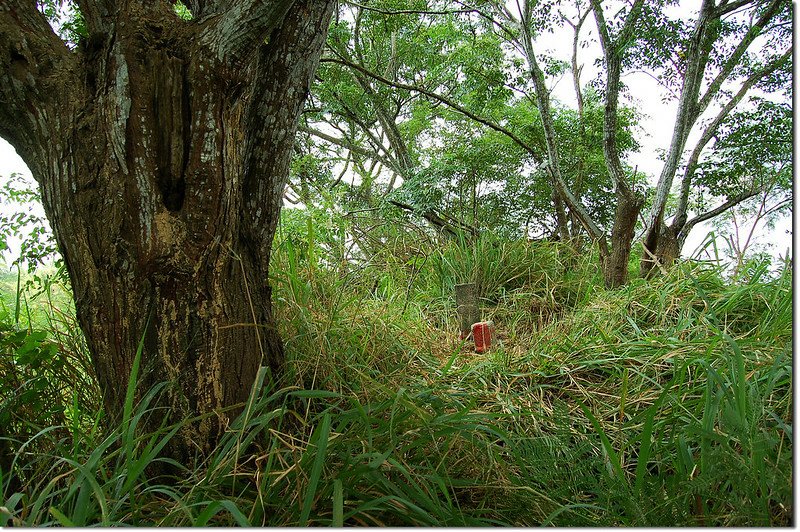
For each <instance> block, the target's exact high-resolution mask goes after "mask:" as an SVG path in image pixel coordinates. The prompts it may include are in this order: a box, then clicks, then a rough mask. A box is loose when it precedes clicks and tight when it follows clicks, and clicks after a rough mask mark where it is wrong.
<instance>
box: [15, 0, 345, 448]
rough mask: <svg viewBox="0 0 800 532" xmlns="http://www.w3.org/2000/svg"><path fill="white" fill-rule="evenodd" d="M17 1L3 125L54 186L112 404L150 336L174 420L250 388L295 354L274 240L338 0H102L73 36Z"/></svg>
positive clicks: (237, 399) (52, 210) (38, 174)
mask: <svg viewBox="0 0 800 532" xmlns="http://www.w3.org/2000/svg"><path fill="white" fill-rule="evenodd" d="M14 1H18V3H19V4H20V6H19V9H18V10H17V11H13V10H12V12H11V13H10V14H9V13H0V54H4V55H0V67H3V68H4V69H8V70H9V72H10V76H9V77H8V78H6V79H5V81H6V83H11V84H12V86H10V87H9V86H6V88H5V89H0V102H1V103H0V105H2V110H0V133H2V135H3V136H4V137H6V138H8V139H9V140H10V141H11V142H12V144H13V145H14V146H15V147H16V149H17V151H18V152H19V153H20V155H22V157H23V159H25V161H26V162H27V163H28V166H29V167H30V169H31V171H32V172H33V175H34V177H35V178H36V179H37V181H38V182H39V183H40V185H41V191H42V199H43V203H44V207H45V211H46V213H47V216H48V218H49V220H50V222H51V224H52V227H53V230H54V233H55V236H56V239H57V241H58V245H59V248H60V250H61V253H62V255H63V257H64V260H65V263H66V267H67V271H68V272H69V275H70V280H71V282H72V288H73V291H74V294H75V303H76V310H77V315H78V320H79V322H80V325H81V328H82V329H83V332H84V334H85V336H86V340H87V342H88V345H89V348H90V351H91V354H92V360H93V363H94V365H95V367H96V371H97V375H98V378H99V380H100V385H101V388H102V390H103V394H104V401H105V406H106V409H107V412H108V413H109V414H110V415H111V416H112V417H113V416H115V415H116V414H118V413H119V412H120V411H121V406H122V404H123V401H124V395H125V389H126V383H127V380H128V377H129V375H130V373H131V366H132V362H133V359H134V356H135V354H136V351H137V346H138V345H139V343H140V341H142V342H143V351H142V366H143V369H144V370H145V371H146V373H145V376H144V377H143V381H142V382H141V383H140V390H141V391H145V390H146V389H147V388H148V386H149V385H151V384H153V383H155V382H158V381H169V382H170V383H171V386H170V387H169V388H168V392H167V393H166V398H167V400H166V404H165V406H171V407H172V408H173V412H174V415H175V419H178V418H179V417H180V416H183V415H196V414H203V413H210V412H213V411H217V412H218V411H220V410H221V409H226V408H227V407H230V406H232V405H236V404H237V403H241V402H242V401H244V400H246V398H247V396H248V394H249V393H250V390H251V387H252V384H253V382H254V379H255V376H256V373H257V371H258V369H259V366H262V365H263V366H267V367H269V368H270V369H271V371H272V374H273V377H277V376H278V375H279V374H280V372H281V369H282V367H283V351H282V347H281V341H280V338H279V337H278V334H277V332H276V330H275V321H274V319H273V316H272V310H271V301H270V287H269V284H268V280H267V277H268V272H269V257H270V247H271V244H272V239H273V236H274V233H275V228H276V224H277V221H278V215H279V212H280V207H281V202H282V194H283V189H284V186H285V181H286V177H287V174H288V165H289V162H290V156H291V148H292V145H293V140H294V133H295V129H296V124H297V119H298V116H299V113H300V110H301V107H302V104H303V101H304V99H305V95H306V93H307V90H308V87H309V83H310V81H311V77H312V75H313V72H314V70H315V68H316V66H317V64H318V61H319V55H320V53H321V49H322V46H323V44H324V41H325V34H326V30H327V25H328V20H329V17H330V14H331V10H332V2H330V1H324V0H305V1H298V2H272V3H265V2H247V1H243V2H241V6H239V7H241V9H242V10H243V11H244V10H246V9H248V7H244V6H245V5H247V6H249V9H251V11H250V12H246V13H245V12H237V9H239V7H233V8H222V7H220V6H218V5H217V4H211V3H210V2H209V3H205V2H194V3H192V4H191V5H192V6H194V7H195V10H196V15H195V17H196V18H195V20H194V21H191V22H185V21H181V20H179V19H178V18H177V17H176V16H175V15H174V13H173V12H172V11H171V6H170V5H169V4H167V3H166V2H164V3H163V4H155V5H154V4H152V3H146V4H147V5H144V4H142V5H140V4H138V3H137V2H128V3H124V4H125V6H124V7H116V8H114V9H112V10H111V11H104V10H103V9H105V8H107V4H105V3H103V2H98V4H97V6H95V7H96V8H97V9H98V11H96V12H89V13H85V15H86V17H87V23H88V24H89V31H90V37H89V38H88V39H87V40H86V42H83V43H81V44H80V45H79V47H78V49H77V50H76V51H69V50H66V48H64V47H63V44H62V43H60V42H57V41H56V38H55V36H53V35H52V32H50V34H48V33H47V32H48V31H49V28H46V27H45V26H46V22H44V21H43V18H42V17H41V15H39V13H38V12H36V11H35V9H34V8H32V4H31V6H27V4H26V5H24V6H23V5H22V4H23V2H22V1H21V0H14ZM86 4H87V5H91V4H92V3H91V2H86ZM261 4H269V9H268V10H266V11H265V12H264V13H259V12H258V9H261V10H264V9H265V8H264V7H263V6H262V5H261ZM81 6H82V8H83V7H84V4H81ZM101 8H102V9H101ZM215 8H219V10H220V11H219V13H216V12H215ZM108 9H111V8H108ZM281 10H282V11H281ZM0 11H2V10H1V9H0ZM98 13H100V14H98ZM200 15H204V16H202V17H201V16H200ZM103 17H105V18H103ZM259 17H260V18H259ZM256 19H258V20H256ZM92 21H94V22H93V23H92ZM92 24H93V25H92ZM253 24H255V25H259V24H260V26H258V28H257V29H256V30H253V33H252V35H250V37H249V40H245V41H242V42H240V41H241V40H242V39H243V36H246V34H247V32H248V30H250V29H251V26H249V25H253ZM265 32H266V33H265ZM265 41H266V44H265ZM248 47H249V48H248ZM48 68H50V69H51V70H50V71H49V72H48V71H47V69H48ZM48 76H49V77H48ZM48 83H49V84H50V85H49V86H48V85H47V84H48ZM26 106H27V107H26ZM9 118H13V119H14V120H15V121H17V122H22V124H21V126H23V127H22V129H23V130H24V131H17V130H15V129H14V128H13V127H12V125H13V124H11V123H10V122H9ZM26 126H27V127H26ZM236 413H237V410H236V409H233V410H231V411H229V412H227V413H225V414H219V415H216V416H214V415H212V416H210V417H207V418H206V419H205V420H203V421H202V422H201V423H199V424H196V425H194V426H192V427H191V428H190V429H187V430H186V431H185V432H184V433H183V434H182V439H181V440H180V441H179V442H178V444H177V445H176V446H175V449H176V450H175V451H174V452H175V453H177V454H178V455H180V456H182V455H186V454H188V453H191V452H193V450H194V449H196V448H198V447H199V448H200V449H201V450H202V449H203V448H207V447H209V446H210V445H213V443H214V442H215V440H216V439H217V437H218V436H219V435H220V434H221V432H222V431H223V430H224V429H225V427H226V425H227V423H229V421H230V419H231V418H232V417H233V416H234V415H236Z"/></svg>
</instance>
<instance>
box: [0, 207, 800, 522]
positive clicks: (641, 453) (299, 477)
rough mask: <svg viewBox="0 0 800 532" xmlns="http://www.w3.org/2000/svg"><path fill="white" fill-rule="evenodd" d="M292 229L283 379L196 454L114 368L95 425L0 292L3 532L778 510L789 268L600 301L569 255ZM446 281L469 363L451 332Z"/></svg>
mask: <svg viewBox="0 0 800 532" xmlns="http://www.w3.org/2000/svg"><path fill="white" fill-rule="evenodd" d="M292 216H295V217H298V218H299V217H300V215H298V214H293V215H292ZM286 218H287V219H286V220H285V221H284V225H285V226H286V227H284V230H283V231H281V232H279V236H278V238H277V239H276V243H275V249H274V256H273V259H272V276H273V279H272V283H273V285H274V287H275V292H274V293H275V307H276V313H277V317H278V321H279V324H280V327H281V335H282V337H283V339H284V342H285V345H286V351H287V355H288V364H287V373H286V375H285V377H284V378H283V380H282V381H281V382H280V383H271V382H266V381H265V380H264V379H265V378H264V374H263V373H262V374H260V377H259V381H258V382H257V383H256V386H254V388H253V393H252V394H251V397H250V402H249V404H248V405H247V407H246V408H245V409H244V412H243V414H241V415H240V416H239V417H238V418H237V420H236V421H235V422H234V423H233V425H232V426H231V427H230V428H229V430H228V431H227V432H226V433H225V435H224V437H223V438H222V440H221V441H220V443H219V445H218V446H217V447H216V449H215V450H214V451H213V452H212V453H211V454H210V455H208V456H204V457H198V459H197V460H195V461H193V462H192V463H182V464H179V463H176V462H173V461H171V460H169V459H167V458H162V457H160V451H161V450H162V449H163V448H164V447H165V446H167V445H168V443H169V440H170V439H171V438H172V437H174V436H175V434H176V433H177V431H178V430H179V427H178V426H167V425H164V426H162V427H161V428H160V429H159V430H157V431H154V432H153V431H150V432H148V431H147V430H145V428H144V427H145V426H151V427H152V424H151V423H145V420H146V419H147V418H148V416H160V417H163V418H166V416H162V414H161V413H160V412H159V411H158V409H157V408H156V407H155V406H154V405H156V404H158V401H157V396H158V394H159V393H160V392H161V389H162V388H161V387H156V388H154V389H152V390H150V391H149V392H147V393H144V394H143V398H142V400H141V401H139V402H138V403H135V404H134V402H133V397H134V394H133V392H132V391H131V390H133V388H134V387H135V384H136V377H137V375H136V374H134V375H132V376H131V378H132V380H131V386H130V387H129V395H128V403H127V404H126V409H125V412H124V413H123V415H122V419H121V420H119V421H117V422H114V423H112V422H110V421H109V419H110V416H106V415H105V414H104V413H103V411H102V407H101V406H100V405H101V401H100V398H99V392H98V389H97V386H96V384H95V381H94V378H93V375H92V370H91V363H90V362H89V357H88V355H87V353H86V348H85V346H84V344H83V342H82V340H81V339H80V336H79V334H78V333H76V331H77V330H78V328H77V326H76V323H75V320H74V311H72V310H71V309H70V308H62V306H61V305H60V304H59V303H57V302H54V300H53V298H52V297H48V296H47V293H43V294H40V295H39V297H37V298H35V299H30V298H28V300H27V302H26V300H25V298H19V297H17V298H14V297H11V298H8V297H7V298H6V299H5V300H6V301H11V303H10V304H9V303H6V304H5V306H4V310H2V311H0V323H1V324H2V325H1V326H0V366H1V367H0V375H2V377H0V386H2V392H3V393H2V398H3V399H2V401H3V402H2V407H0V421H2V423H0V474H2V477H1V479H0V488H1V489H0V495H1V496H0V526H8V525H20V526H42V525H65V526H82V525H106V526H109V525H123V524H124V525H138V526H149V525H159V526H202V525H242V526H287V525H289V526H304V525H322V526H342V525H394V526H410V525H425V526H486V525H515V526H536V525H542V524H544V525H556V526H567V525H582V526H620V525H632V526H677V525H680V526H696V525H701V526H702V525H709V526H710V525H717V526H718V525H726V526H753V525H756V526H769V525H788V524H790V523H791V522H792V516H793V506H792V478H793V473H792V453H793V447H792V406H793V405H792V377H791V369H792V344H791V335H792V306H791V305H792V304H791V299H792V277H791V271H790V270H788V269H784V270H782V271H781V272H779V273H778V274H772V273H770V272H769V270H768V268H767V266H766V265H764V264H753V265H751V266H752V267H750V268H749V269H748V270H747V272H746V275H744V274H743V275H740V276H739V277H737V278H735V279H732V278H731V277H730V276H728V275H726V274H724V273H723V272H722V271H721V270H720V268H719V267H718V266H716V265H714V264H704V263H698V262H692V261H686V262H683V263H681V264H679V265H678V266H677V267H675V268H674V269H672V270H671V271H669V272H668V273H667V274H666V275H661V276H659V277H657V278H655V279H652V280H647V281H645V280H641V279H633V280H632V281H631V282H630V283H629V284H628V285H627V286H625V287H624V288H621V289H618V290H614V291H607V290H605V289H603V288H602V279H600V277H599V276H598V273H597V271H596V267H595V259H594V258H593V257H591V256H587V255H588V254H587V253H581V252H576V251H575V249H574V248H572V247H570V246H567V245H563V244H558V243H551V242H504V241H498V240H493V239H491V238H483V239H481V240H479V241H478V242H477V243H475V244H471V245H466V244H465V243H464V242H449V243H445V244H444V245H442V244H438V243H435V242H429V241H427V240H426V239H424V238H420V236H419V235H418V234H416V233H414V232H410V231H409V232H406V233H404V232H402V231H397V232H395V233H394V234H393V238H391V239H388V238H383V239H382V240H381V241H380V242H379V244H380V245H374V246H372V247H368V246H366V245H365V246H362V249H364V250H366V249H370V250H371V251H370V252H364V253H363V254H362V255H361V256H352V255H349V254H348V249H350V247H351V246H350V247H348V246H349V243H348V242H345V241H343V240H337V239H335V238H331V237H330V236H329V235H319V234H315V233H314V228H313V226H312V224H307V225H305V224H303V223H300V222H297V220H293V219H292V218H291V217H289V216H287V217H286ZM334 233H335V232H334ZM287 235H291V236H287ZM320 240H324V242H323V243H320ZM461 282H475V283H476V284H477V285H478V286H479V292H480V296H481V304H482V309H483V315H484V318H487V319H492V320H493V321H494V322H495V326H496V335H495V337H494V340H493V342H494V345H493V348H492V349H491V350H490V351H489V352H487V353H485V354H481V355H478V354H475V353H474V352H472V350H471V349H470V346H469V344H468V343H466V342H464V341H461V340H459V339H458V331H457V320H456V319H455V303H454V301H453V297H452V293H453V286H454V285H455V284H457V283H461ZM5 295H6V296H7V295H8V294H5ZM12 295H13V294H12ZM26 307H27V308H26ZM29 310H32V311H33V312H32V314H31V315H37V316H40V318H39V319H35V320H30V321H28V322H26V321H24V320H21V319H20V315H24V314H25V313H26V312H28V311H29ZM160 417H159V418H160ZM159 418H156V419H159ZM189 421H190V420H187V422H189Z"/></svg>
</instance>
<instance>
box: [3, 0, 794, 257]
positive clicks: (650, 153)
mask: <svg viewBox="0 0 800 532" xmlns="http://www.w3.org/2000/svg"><path fill="white" fill-rule="evenodd" d="M696 4H697V3H696V2H694V1H692V2H684V3H682V4H681V5H680V6H677V7H675V8H674V9H675V14H677V15H679V16H688V15H691V11H692V9H693V8H694V9H696ZM595 34H596V25H595V22H594V20H593V19H592V17H591V16H590V17H589V18H588V19H587V20H586V22H585V23H584V25H583V28H582V30H581V36H582V37H583V38H586V37H591V36H593V35H595ZM540 42H543V43H545V44H543V45H541V44H540V45H538V46H537V52H548V53H552V54H554V55H556V56H557V57H558V58H559V59H563V60H567V61H568V60H569V59H570V55H571V51H572V50H571V47H572V34H571V28H569V27H568V26H566V25H565V29H564V30H563V33H561V32H558V33H556V34H554V35H552V37H550V38H545V39H541V41H540ZM581 53H582V54H584V55H583V56H582V57H580V58H579V64H582V65H583V72H582V75H581V82H582V83H583V84H585V83H588V82H589V81H590V80H592V79H593V78H594V77H595V76H596V75H597V67H595V66H594V58H595V57H596V56H597V54H599V53H600V51H599V49H597V47H596V46H593V47H592V48H591V49H584V50H582V51H581ZM591 53H594V54H595V55H594V56H593V55H591ZM570 76H571V74H570V73H569V72H568V73H566V74H565V76H564V77H563V78H562V79H561V80H560V81H559V82H558V83H556V84H555V86H554V90H553V95H554V97H555V98H556V99H558V100H560V101H562V102H564V103H566V104H568V105H574V104H575V94H574V90H573V86H572V80H571V77H570ZM622 81H623V82H624V83H625V84H626V85H628V87H629V88H630V95H631V96H632V97H633V98H634V100H635V103H636V107H638V108H639V110H640V111H641V113H642V115H643V116H642V119H641V123H640V126H641V133H644V134H640V136H639V139H638V140H639V142H640V144H641V149H640V151H639V152H638V153H635V154H631V155H630V156H629V157H628V163H629V164H631V165H633V166H638V169H639V171H641V172H645V173H646V174H648V175H650V176H651V180H652V182H653V184H655V180H656V179H657V177H658V174H659V172H660V171H661V164H662V163H661V161H660V160H659V158H658V150H664V149H665V148H667V147H668V146H669V141H670V138H671V134H672V126H673V124H674V121H675V112H676V107H677V104H676V102H675V101H674V100H671V101H667V102H664V101H663V98H662V96H663V94H664V90H663V89H662V88H661V87H660V86H659V84H658V83H657V82H656V81H655V80H654V79H653V78H652V77H650V76H648V75H646V74H644V73H636V74H628V75H623V79H622ZM795 138H796V135H795ZM689 145H690V146H691V139H690V144H689ZM11 173H18V174H23V175H25V176H28V178H29V179H30V171H29V170H28V168H27V166H26V165H25V163H24V162H23V161H22V159H21V158H20V157H19V156H18V155H17V153H16V152H15V150H14V149H13V148H12V147H11V145H10V144H8V143H7V142H6V141H5V140H3V139H0V186H2V185H3V184H4V183H5V182H6V181H7V179H8V176H9V175H10V174H11ZM30 182H31V184H33V180H32V179H30ZM675 186H677V183H676V184H675ZM7 208H9V207H8V206H6V205H4V204H0V209H7ZM40 214H43V212H41V211H40ZM791 224H792V219H791V217H789V216H787V217H785V218H784V219H782V220H781V221H779V223H778V224H777V226H776V227H775V228H774V229H773V230H769V229H767V228H766V227H763V226H761V225H762V224H760V226H759V227H757V228H756V231H755V238H754V243H755V244H760V245H766V246H767V247H768V250H769V252H770V253H771V254H772V255H773V256H775V257H778V256H785V254H786V252H787V249H788V250H789V252H790V253H791V249H790V248H791V245H792V225H791ZM750 226H752V221H751V222H749V223H748V222H745V223H744V224H742V227H745V228H746V230H745V232H746V231H749V228H750ZM709 230H710V225H709V224H703V225H700V226H697V227H695V229H694V230H693V231H692V233H691V234H690V236H689V238H688V240H687V243H686V246H685V248H684V255H689V256H691V255H692V253H693V251H694V249H695V248H696V247H697V246H699V245H700V244H701V243H702V242H703V241H704V240H705V239H706V236H707V233H708V231H709ZM740 230H741V229H740ZM731 232H733V228H731ZM9 245H10V247H11V248H12V252H11V253H10V254H6V258H8V257H9V256H16V253H18V251H17V250H18V245H19V243H18V242H16V241H14V240H12V241H11V242H9ZM718 245H720V246H721V248H724V243H723V242H721V241H719V242H718Z"/></svg>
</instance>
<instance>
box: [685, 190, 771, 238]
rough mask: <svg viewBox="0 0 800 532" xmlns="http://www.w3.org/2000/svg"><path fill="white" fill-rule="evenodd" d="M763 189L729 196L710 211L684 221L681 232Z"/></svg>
mask: <svg viewBox="0 0 800 532" xmlns="http://www.w3.org/2000/svg"><path fill="white" fill-rule="evenodd" d="M763 191H764V190H763V189H762V188H757V189H755V190H750V191H747V192H743V193H741V194H739V195H737V196H734V197H732V198H730V199H729V200H728V201H726V202H725V203H723V204H722V205H720V206H718V207H717V208H715V209H712V210H710V211H708V212H706V213H704V214H701V215H699V216H696V217H694V218H692V219H691V220H689V221H688V222H686V225H684V226H683V228H682V229H681V233H682V234H684V235H686V234H688V233H689V231H691V230H692V228H693V227H694V226H695V225H697V224H699V223H702V222H705V221H706V220H710V219H712V218H714V217H716V216H719V215H720V214H722V213H723V212H725V211H727V210H728V209H730V208H733V207H735V206H737V205H739V204H740V203H742V202H743V201H746V200H749V199H750V198H752V197H753V196H757V195H758V194H760V193H761V192H763Z"/></svg>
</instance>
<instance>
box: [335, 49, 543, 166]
mask: <svg viewBox="0 0 800 532" xmlns="http://www.w3.org/2000/svg"><path fill="white" fill-rule="evenodd" d="M322 62H323V63H337V64H340V65H344V66H347V67H351V68H354V69H356V70H358V71H359V72H361V73H362V74H364V75H366V76H367V77H371V78H373V79H375V80H376V81H379V82H381V83H383V84H385V85H387V86H389V87H395V88H398V89H404V90H409V91H414V92H418V93H420V94H423V95H425V96H427V97H428V98H431V99H433V100H436V101H438V102H441V103H443V104H445V105H446V106H448V107H449V108H451V109H453V110H454V111H457V112H459V113H461V114H463V115H464V116H466V117H468V118H471V119H472V120H474V121H476V122H478V123H479V124H483V125H484V126H486V127H488V128H489V129H493V130H494V131H497V132H498V133H502V134H503V135H505V136H507V137H508V138H510V139H511V140H512V141H513V142H514V143H515V144H517V145H518V146H519V147H521V148H522V149H523V150H525V151H526V152H528V153H529V154H530V155H531V156H532V157H533V159H534V161H536V162H537V163H541V162H542V157H541V154H540V153H539V152H537V151H536V150H534V149H533V148H532V147H531V146H530V145H529V144H527V143H526V142H525V141H523V140H522V139H521V138H519V137H518V136H517V135H515V134H514V133H512V132H511V131H509V130H508V129H506V128H504V127H503V126H501V125H499V124H495V123H494V122H492V121H491V120H487V119H486V118H483V117H481V116H478V115H476V114H475V113H473V112H472V111H469V110H468V109H466V108H464V107H462V106H461V105H459V104H457V103H455V102H454V101H452V100H450V99H448V98H445V97H444V96H442V95H440V94H437V93H435V92H433V91H429V90H427V89H424V88H422V87H419V86H416V85H409V84H406V83H401V82H399V81H391V80H389V79H386V78H384V77H383V76H380V75H378V74H375V73H374V72H371V71H369V70H368V69H366V68H364V67H362V66H361V65H357V64H355V63H353V62H350V61H347V60H346V59H343V58H332V57H331V58H323V59H322Z"/></svg>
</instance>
